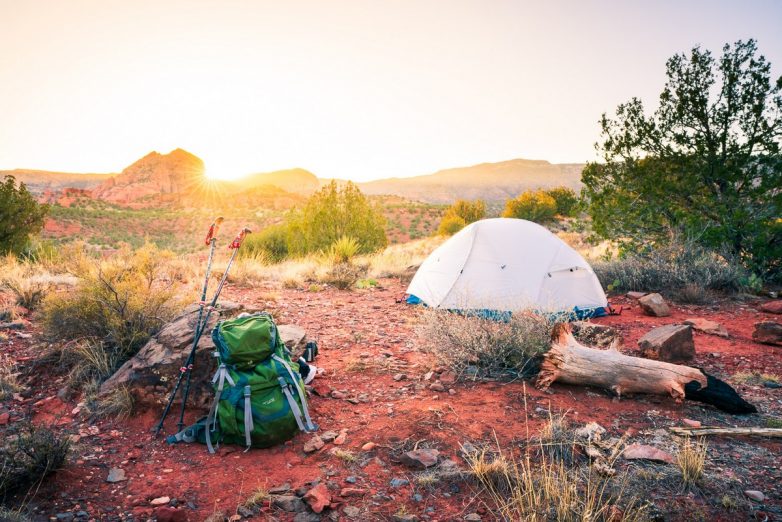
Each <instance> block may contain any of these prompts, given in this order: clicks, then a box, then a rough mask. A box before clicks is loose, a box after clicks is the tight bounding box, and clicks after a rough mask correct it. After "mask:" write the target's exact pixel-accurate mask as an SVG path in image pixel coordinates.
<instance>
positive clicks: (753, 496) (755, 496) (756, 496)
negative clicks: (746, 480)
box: [744, 489, 766, 502]
mask: <svg viewBox="0 0 782 522" xmlns="http://www.w3.org/2000/svg"><path fill="white" fill-rule="evenodd" d="M744 494H745V495H746V496H747V498H748V499H750V500H754V501H755V502H763V501H764V500H766V495H764V494H763V493H762V492H760V491H757V490H755V489H748V490H746V491H745V492H744Z"/></svg>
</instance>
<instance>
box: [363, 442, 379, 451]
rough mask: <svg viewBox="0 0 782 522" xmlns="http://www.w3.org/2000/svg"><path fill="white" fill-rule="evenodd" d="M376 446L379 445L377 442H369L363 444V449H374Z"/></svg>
mask: <svg viewBox="0 0 782 522" xmlns="http://www.w3.org/2000/svg"><path fill="white" fill-rule="evenodd" d="M375 446H377V444H375V443H374V442H367V443H366V444H364V445H363V446H361V451H372V450H373V449H375Z"/></svg>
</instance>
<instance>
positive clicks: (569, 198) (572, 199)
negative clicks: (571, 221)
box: [545, 187, 579, 217]
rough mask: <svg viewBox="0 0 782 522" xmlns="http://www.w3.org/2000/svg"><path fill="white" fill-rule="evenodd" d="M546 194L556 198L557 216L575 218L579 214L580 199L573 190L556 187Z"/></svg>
mask: <svg viewBox="0 0 782 522" xmlns="http://www.w3.org/2000/svg"><path fill="white" fill-rule="evenodd" d="M545 192H546V194H548V195H549V196H551V197H552V198H554V201H555V202H556V204H557V214H559V215H560V216H566V217H573V216H575V215H576V213H577V212H578V205H579V199H578V195H577V194H576V192H575V191H574V190H573V189H569V188H567V187H554V188H552V189H548V190H546V191H545Z"/></svg>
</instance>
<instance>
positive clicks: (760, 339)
mask: <svg viewBox="0 0 782 522" xmlns="http://www.w3.org/2000/svg"><path fill="white" fill-rule="evenodd" d="M752 340H753V341H755V342H756V343H762V344H774V345H777V346H782V324H779V323H776V322H774V321H761V322H759V323H755V331H754V332H752Z"/></svg>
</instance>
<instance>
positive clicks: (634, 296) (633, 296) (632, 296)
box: [627, 292, 648, 299]
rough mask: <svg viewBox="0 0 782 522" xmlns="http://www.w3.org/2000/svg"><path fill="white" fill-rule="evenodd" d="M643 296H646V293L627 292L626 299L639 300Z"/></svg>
mask: <svg viewBox="0 0 782 522" xmlns="http://www.w3.org/2000/svg"><path fill="white" fill-rule="evenodd" d="M645 295H648V294H647V292H627V297H629V298H630V299H640V298H642V297H643V296H645Z"/></svg>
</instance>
